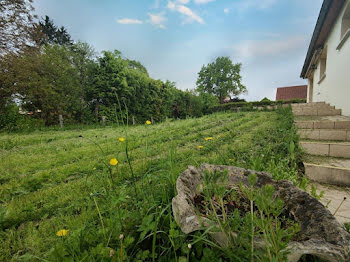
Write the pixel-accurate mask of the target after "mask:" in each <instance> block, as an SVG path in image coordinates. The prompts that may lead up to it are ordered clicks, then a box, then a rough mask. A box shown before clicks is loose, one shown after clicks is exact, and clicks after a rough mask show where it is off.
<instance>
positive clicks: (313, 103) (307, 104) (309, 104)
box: [291, 102, 330, 108]
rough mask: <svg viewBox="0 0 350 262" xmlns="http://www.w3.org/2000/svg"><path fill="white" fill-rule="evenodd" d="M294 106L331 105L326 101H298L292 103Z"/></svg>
mask: <svg viewBox="0 0 350 262" xmlns="http://www.w3.org/2000/svg"><path fill="white" fill-rule="evenodd" d="M291 105H292V108H297V107H304V106H323V105H330V104H328V103H327V104H326V102H312V103H296V104H291Z"/></svg>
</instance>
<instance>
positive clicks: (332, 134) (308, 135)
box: [298, 129, 350, 142]
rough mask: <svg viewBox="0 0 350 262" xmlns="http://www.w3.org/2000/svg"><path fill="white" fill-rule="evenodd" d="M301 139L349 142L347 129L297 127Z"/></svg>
mask: <svg viewBox="0 0 350 262" xmlns="http://www.w3.org/2000/svg"><path fill="white" fill-rule="evenodd" d="M298 134H299V135H300V138H301V139H310V140H322V141H325V140H330V141H344V142H350V130H349V129H299V130H298Z"/></svg>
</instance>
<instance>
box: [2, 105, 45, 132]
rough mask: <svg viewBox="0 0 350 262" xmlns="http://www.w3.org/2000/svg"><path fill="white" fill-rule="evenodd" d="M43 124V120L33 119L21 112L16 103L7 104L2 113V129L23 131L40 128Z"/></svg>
mask: <svg viewBox="0 0 350 262" xmlns="http://www.w3.org/2000/svg"><path fill="white" fill-rule="evenodd" d="M42 125H43V122H42V120H39V119H33V118H30V117H29V116H26V115H21V114H20V113H19V108H18V106H17V105H16V104H9V105H6V106H5V107H4V109H3V112H1V114H0V130H5V131H20V130H21V131H22V130H29V129H33V128H38V127H40V126H42Z"/></svg>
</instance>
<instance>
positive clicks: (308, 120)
mask: <svg viewBox="0 0 350 262" xmlns="http://www.w3.org/2000/svg"><path fill="white" fill-rule="evenodd" d="M292 110H293V114H294V119H295V125H296V126H297V127H298V133H299V135H300V138H301V146H302V147H303V149H304V150H305V152H306V155H305V157H304V167H305V175H306V176H307V177H308V178H309V179H310V180H312V181H314V182H315V183H321V184H322V185H321V187H322V188H323V190H324V189H327V188H328V189H327V190H328V191H327V190H326V192H325V198H326V199H325V200H323V201H329V200H330V201H331V204H329V203H328V204H329V205H330V206H329V209H330V210H331V209H333V211H335V210H336V209H337V208H338V206H339V203H341V202H343V204H342V207H341V208H340V209H339V210H337V213H339V214H338V215H337V216H338V217H337V216H336V217H337V219H338V220H339V221H341V222H350V199H348V200H347V201H343V200H344V197H347V198H349V197H350V117H346V116H342V115H341V110H340V109H336V108H335V107H334V106H331V105H329V104H327V103H325V102H316V103H307V104H293V105H292ZM337 198H339V199H337ZM323 201H322V202H323ZM324 204H325V205H326V204H327V202H325V203H324ZM333 211H332V210H331V212H333ZM339 216H340V217H339Z"/></svg>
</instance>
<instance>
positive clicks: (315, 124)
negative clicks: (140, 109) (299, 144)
mask: <svg viewBox="0 0 350 262" xmlns="http://www.w3.org/2000/svg"><path fill="white" fill-rule="evenodd" d="M295 125H296V127H298V128H302V129H350V120H345V121H342V120H337V121H332V120H318V121H298V120H297V121H295Z"/></svg>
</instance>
